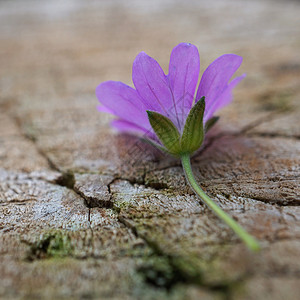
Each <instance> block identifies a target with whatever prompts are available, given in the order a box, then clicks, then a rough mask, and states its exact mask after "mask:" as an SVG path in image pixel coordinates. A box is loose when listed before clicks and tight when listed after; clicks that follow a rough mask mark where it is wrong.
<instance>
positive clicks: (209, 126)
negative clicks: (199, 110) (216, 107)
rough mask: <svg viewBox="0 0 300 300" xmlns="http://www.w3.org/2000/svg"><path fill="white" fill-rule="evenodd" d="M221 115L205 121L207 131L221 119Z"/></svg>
mask: <svg viewBox="0 0 300 300" xmlns="http://www.w3.org/2000/svg"><path fill="white" fill-rule="evenodd" d="M219 119H220V117H212V118H210V119H209V120H207V122H206V123H205V126H204V127H205V129H204V131H205V133H206V132H207V131H208V130H210V129H211V128H212V127H213V126H214V125H215V124H216V123H217V122H218V121H219Z"/></svg>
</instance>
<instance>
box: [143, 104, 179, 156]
mask: <svg viewBox="0 0 300 300" xmlns="http://www.w3.org/2000/svg"><path fill="white" fill-rule="evenodd" d="M147 114H148V119H149V122H150V124H151V126H152V128H153V130H154V132H155V133H156V135H157V136H158V138H159V139H160V141H161V142H162V143H163V145H164V146H165V147H166V149H167V151H168V152H170V153H171V154H173V155H175V156H179V155H180V152H181V151H180V134H179V132H178V130H177V128H176V126H175V125H174V124H173V123H172V121H171V120H170V119H169V118H167V117H165V116H163V115H161V114H159V113H157V112H154V111H149V110H147Z"/></svg>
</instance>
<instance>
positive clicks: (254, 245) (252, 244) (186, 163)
mask: <svg viewBox="0 0 300 300" xmlns="http://www.w3.org/2000/svg"><path fill="white" fill-rule="evenodd" d="M181 162H182V167H183V169H184V171H185V177H186V179H187V181H188V182H189V184H190V185H191V187H192V189H193V190H194V192H195V193H196V194H197V195H198V196H199V197H200V198H201V199H202V200H203V201H204V203H205V204H206V205H207V206H208V207H209V208H210V209H211V210H212V211H213V212H215V214H216V215H217V216H218V217H219V218H220V219H222V220H223V221H224V222H225V223H226V224H227V225H228V226H229V227H230V228H231V229H232V230H233V231H234V232H235V233H236V234H237V235H238V237H239V238H240V239H241V240H242V241H243V242H244V243H245V244H246V245H247V247H248V248H249V249H251V250H252V251H258V250H260V246H259V243H258V242H257V241H256V239H255V238H254V237H253V236H251V235H250V234H249V233H247V232H246V231H245V230H244V229H243V228H242V227H241V226H240V225H239V224H238V223H237V222H235V221H234V220H233V219H232V218H231V217H230V216H229V215H228V214H226V213H225V212H224V211H223V210H222V209H221V208H220V207H219V206H218V205H217V204H216V203H215V202H214V201H213V200H212V199H210V198H209V197H208V196H207V195H206V194H205V193H204V191H203V190H202V189H201V188H200V186H199V185H198V184H197V181H196V179H195V177H194V174H193V171H192V167H191V162H190V155H189V154H183V155H181Z"/></svg>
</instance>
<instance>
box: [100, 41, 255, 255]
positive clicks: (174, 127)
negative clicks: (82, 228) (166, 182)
mask: <svg viewBox="0 0 300 300" xmlns="http://www.w3.org/2000/svg"><path fill="white" fill-rule="evenodd" d="M241 63H242V57H240V56H238V55H234V54H225V55H222V56H220V57H219V58H217V59H216V60H215V61H214V62H212V63H211V64H210V65H209V67H208V68H207V69H206V70H205V72H204V73H203V76H202V78H201V81H200V84H199V87H198V90H197V93H196V97H194V95H195V91H196V86H197V82H198V77H199V71H200V58H199V53H198V50H197V48H196V47H195V46H193V45H191V44H186V43H181V44H179V45H178V46H176V47H175V48H174V49H173V51H172V53H171V58H170V63H169V74H168V75H165V73H164V72H163V70H162V69H161V67H160V66H159V64H158V63H157V62H156V61H155V60H154V59H153V58H151V57H150V56H148V55H147V54H146V53H145V52H141V53H140V54H139V55H138V56H137V57H136V59H135V61H134V63H133V67H132V81H133V84H134V86H135V89H133V88H131V87H129V86H128V85H126V84H124V83H122V82H117V81H106V82H103V83H101V84H100V85H99V86H98V87H97V89H96V95H97V97H98V99H99V101H100V102H101V103H102V105H101V106H99V110H100V111H104V112H108V113H111V114H113V115H115V116H117V117H118V119H117V120H115V121H113V122H112V125H113V126H114V127H116V128H117V129H118V130H120V131H123V132H131V133H135V134H139V135H143V136H144V137H146V138H147V139H148V140H149V141H151V142H152V143H154V145H155V146H157V147H158V148H160V149H162V150H164V151H166V152H168V153H170V154H171V155H174V156H175V157H178V158H180V159H181V162H182V167H183V169H184V171H185V177H186V180H187V181H188V182H189V184H190V186H191V187H192V189H193V190H194V192H195V193H196V194H197V195H198V196H199V197H200V198H201V199H202V200H203V202H204V203H205V204H206V205H207V206H208V207H209V208H210V209H211V210H212V211H214V213H215V214H216V215H217V216H219V217H220V218H221V219H222V220H223V221H224V222H225V223H226V224H227V225H228V226H229V227H230V228H232V230H233V231H234V232H235V233H236V234H237V235H238V236H239V237H240V239H241V240H243V241H244V242H245V244H246V245H247V246H248V247H249V249H251V250H253V251H257V250H259V249H260V245H259V243H258V242H257V241H256V239H255V238H253V237H252V236H251V235H249V234H248V233H247V232H246V231H245V230H244V229H243V228H242V227H241V226H240V225H239V224H237V223H236V222H235V220H234V219H232V218H231V217H230V216H229V215H228V214H226V213H225V212H224V211H223V210H222V209H221V208H220V207H219V206H218V205H217V204H216V203H214V201H213V200H212V199H211V198H210V197H209V196H207V195H206V194H205V192H204V191H203V190H202V189H201V187H200V186H199V185H198V183H197V180H196V178H195V176H194V174H193V171H192V167H191V163H190V157H191V155H192V154H193V153H194V152H195V151H197V149H199V147H200V146H201V144H202V143H203V139H204V135H205V132H206V131H207V130H208V128H209V127H211V126H212V125H213V124H214V123H215V122H216V120H217V118H216V117H214V114H215V112H216V111H217V110H219V109H220V108H222V107H223V106H225V105H227V104H229V103H230V101H231V100H232V90H233V88H234V87H235V86H236V85H237V84H238V83H239V82H240V81H241V80H242V79H243V78H244V77H245V75H242V76H240V77H237V78H235V79H234V80H232V81H231V82H229V80H230V78H231V77H232V76H233V74H234V73H235V71H236V70H237V69H238V68H239V66H240V65H241Z"/></svg>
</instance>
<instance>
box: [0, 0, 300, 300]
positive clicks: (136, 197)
mask: <svg viewBox="0 0 300 300" xmlns="http://www.w3.org/2000/svg"><path fill="white" fill-rule="evenodd" d="M299 13H300V4H299V2H297V1H283V0H282V1H266V0H265V1H256V0H255V1H250V0H247V1H234V0H232V1H224V0H223V1H213V2H211V1H209V2H207V1H186V2H180V1H164V2H162V3H160V2H159V1H133V0H130V1H111V2H109V1H87V2H85V1H81V2H79V1H33V0H26V1H23V0H22V1H21V0H19V1H1V2H0V45H1V47H0V62H1V64H0V65H1V68H0V179H1V180H0V278H1V280H0V298H1V299H232V300H242V299H249V300H250V299H264V300H266V299H272V300H277V299H278V300H279V299H285V300H292V299H293V300H294V299H297V297H299V294H300V284H299V283H300V282H299V278H300V260H299V255H300V250H299V249H300V206H299V204H300V190H299V186H300V184H299V181H300V180H299V178H300V177H299V176H300V168H299V163H300V157H299V154H300V140H299V138H300V126H299V125H300V122H299V113H300V101H299V97H300V84H299V79H300V57H299V48H300V47H299V45H300V20H299ZM183 41H186V42H191V43H193V44H195V45H197V47H198V48H199V52H200V58H201V72H203V70H204V69H205V68H206V67H207V66H208V64H209V63H210V62H211V61H213V60H214V59H215V58H217V57H218V56H220V55H222V54H224V53H236V54H239V55H241V56H243V58H244V61H243V64H242V67H241V69H240V70H239V74H242V73H244V72H245V73H247V77H246V79H244V80H243V82H242V83H241V84H240V85H239V86H238V87H237V88H236V90H235V95H234V96H235V97H234V101H233V103H232V104H231V105H230V106H228V107H227V108H225V109H223V110H222V111H221V112H220V114H219V115H220V117H221V118H220V120H219V122H218V124H217V125H216V126H215V127H214V128H213V129H212V131H211V132H210V133H209V135H208V136H207V138H206V141H205V145H204V147H203V149H202V150H201V151H200V152H199V153H198V154H197V155H195V156H194V157H193V159H192V165H193V169H194V171H195V174H196V177H197V180H198V182H199V184H200V185H201V186H202V187H203V189H204V190H205V191H206V192H207V193H208V194H209V195H210V196H211V197H212V198H213V199H214V200H215V201H216V202H217V203H218V204H219V205H220V206H221V207H222V208H223V209H224V210H225V211H227V212H228V213H229V214H230V215H231V216H233V217H234V218H235V219H236V220H237V221H238V222H239V223H240V224H241V225H242V226H243V227H244V228H245V229H246V230H247V231H248V232H250V233H251V234H253V235H254V236H255V237H256V238H257V239H259V240H260V242H261V245H262V251H261V252H260V253H250V252H249V251H248V250H247V249H246V248H245V246H244V245H243V244H242V243H241V242H240V241H239V240H238V239H237V237H236V236H235V235H234V234H233V232H232V231H231V230H230V229H229V228H227V226H226V225H224V223H223V222H222V221H220V220H219V219H218V218H217V217H215V216H214V214H213V213H212V212H211V211H210V210H208V209H207V208H206V207H205V206H204V205H203V204H202V203H201V201H200V200H199V199H198V198H197V197H196V196H195V195H194V194H193V192H192V191H191V189H190V188H189V186H188V185H187V184H186V182H185V179H184V175H183V171H182V168H181V166H180V163H179V161H177V160H175V159H172V158H170V157H167V156H165V155H163V154H161V153H159V152H158V151H156V150H154V149H153V148H151V147H150V146H148V145H146V144H144V143H142V142H141V141H139V140H138V139H137V138H135V137H132V136H129V135H122V134H118V133H116V132H115V131H114V130H112V129H111V128H110V126H109V122H110V120H111V119H112V117H111V116H109V115H106V114H101V113H99V112H98V111H97V110H96V106H97V104H98V102H97V99H96V97H95V94H94V91H95V88H96V86H97V85H98V84H99V83H101V82H103V81H105V80H118V81H123V82H125V83H127V84H132V83H131V66H132V62H133V60H134V58H135V56H136V55H137V54H138V52H140V51H146V52H147V53H148V54H149V55H150V56H152V57H154V58H155V59H157V60H158V62H159V63H161V65H162V66H163V67H164V70H165V71H166V70H167V66H168V60H169V54H170V52H171V49H172V48H173V47H174V46H176V45H177V44H178V43H180V42H183ZM133 117H134V116H133ZM297 295H298V296H297Z"/></svg>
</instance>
